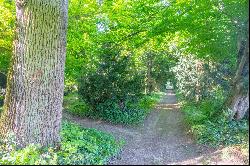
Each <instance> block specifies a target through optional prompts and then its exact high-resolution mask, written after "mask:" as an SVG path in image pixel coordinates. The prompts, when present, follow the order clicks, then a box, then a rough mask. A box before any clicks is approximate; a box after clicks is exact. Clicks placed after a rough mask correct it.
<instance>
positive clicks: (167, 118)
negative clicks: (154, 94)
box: [64, 91, 218, 165]
mask: <svg viewBox="0 0 250 166" xmlns="http://www.w3.org/2000/svg"><path fill="white" fill-rule="evenodd" d="M64 118H65V119H68V120H70V121H74V122H76V123H78V124H80V125H82V126H84V127H87V128H96V129H98V130H102V131H105V132H108V133H111V134H113V135H114V136H115V137H116V138H117V139H125V141H126V145H125V147H124V148H123V150H122V151H121V153H120V154H119V155H118V156H117V157H115V158H113V159H111V160H110V162H109V164H115V165H139V164H144V165H145V164H171V165H172V164H215V163H216V164H218V163H217V162H218V161H216V162H211V161H209V159H208V158H207V156H208V154H210V153H212V151H213V150H211V149H210V150H209V149H207V148H205V147H202V146H200V145H197V144H196V143H194V141H193V140H192V139H191V137H190V136H189V135H187V129H186V126H185V124H184V121H183V115H182V113H181V112H180V111H179V109H178V104H177V103H176V96H175V94H174V93H173V92H172V91H168V92H167V93H166V95H165V96H164V97H163V98H162V100H161V101H160V103H159V104H158V105H157V106H156V108H155V110H153V111H152V112H151V114H150V115H149V116H148V117H147V119H146V120H145V122H144V123H143V124H141V125H140V126H137V127H126V126H122V125H112V124H109V123H106V122H103V121H94V120H90V119H80V118H78V117H74V116H72V115H70V114H68V113H65V114H64ZM216 160H217V159H216Z"/></svg>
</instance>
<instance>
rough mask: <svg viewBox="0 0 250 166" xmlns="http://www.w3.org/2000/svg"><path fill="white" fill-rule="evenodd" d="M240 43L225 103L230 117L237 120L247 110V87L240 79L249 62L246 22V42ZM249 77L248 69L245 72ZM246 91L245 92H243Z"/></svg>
mask: <svg viewBox="0 0 250 166" xmlns="http://www.w3.org/2000/svg"><path fill="white" fill-rule="evenodd" d="M241 44H243V46H242V45H240V46H239V47H240V48H241V49H242V48H243V51H241V49H238V50H239V54H242V55H238V57H240V58H241V59H240V61H239V64H238V69H237V71H236V73H235V77H234V80H233V89H232V94H231V96H230V97H229V100H228V101H227V105H228V106H229V108H230V109H231V111H232V112H231V119H233V118H235V119H237V120H239V119H242V118H243V117H244V116H245V114H246V112H247V111H249V89H246V87H244V82H243V79H242V77H243V76H242V75H243V72H244V68H245V66H246V65H248V64H249V55H248V54H249V30H248V24H247V38H246V44H244V42H241ZM247 75H248V77H249V71H248V73H247ZM244 91H247V92H244Z"/></svg>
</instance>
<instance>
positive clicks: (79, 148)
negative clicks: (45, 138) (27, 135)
mask: <svg viewBox="0 0 250 166" xmlns="http://www.w3.org/2000/svg"><path fill="white" fill-rule="evenodd" d="M61 136H62V142H61V149H60V150H59V151H56V150H55V149H53V148H46V149H44V148H40V147H39V145H33V144H31V145H29V146H28V147H26V148H24V149H18V148H17V147H16V146H15V141H14V140H13V138H9V139H8V141H2V142H1V144H0V165H10V164H11V165H31V164H35V165H41V164H42V165H44V164H48V165H52V164H53V165H66V164H70V165H86V164H87V165H89V164H90V165H96V164H99V165H101V164H106V162H107V161H108V159H109V158H110V157H112V156H114V155H116V154H117V153H118V152H119V150H120V148H121V147H122V146H123V144H124V142H123V141H116V140H115V138H114V137H113V136H112V135H110V134H107V133H104V132H101V131H98V130H95V129H84V128H81V127H80V126H78V125H76V124H73V123H70V122H67V121H64V122H63V126H62V131H61Z"/></svg>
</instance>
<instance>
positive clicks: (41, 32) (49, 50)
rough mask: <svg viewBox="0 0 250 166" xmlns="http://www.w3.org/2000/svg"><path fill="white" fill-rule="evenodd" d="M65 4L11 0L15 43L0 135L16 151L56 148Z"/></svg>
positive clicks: (61, 0)
mask: <svg viewBox="0 0 250 166" xmlns="http://www.w3.org/2000/svg"><path fill="white" fill-rule="evenodd" d="M67 5H68V1H67V0H53V1H52V0H43V1H42V0H22V1H21V0H16V13H17V14H16V16H17V23H16V40H15V42H14V54H13V58H12V59H13V61H12V65H11V67H10V71H9V75H8V84H7V92H6V99H5V104H4V111H3V113H2V114H1V120H0V135H1V137H3V138H5V137H6V136H7V135H8V134H10V133H14V135H15V138H16V140H17V143H18V144H19V146H20V147H25V146H26V145H28V144H30V143H39V144H41V145H42V146H49V145H51V146H57V145H59V142H60V136H59V131H60V124H61V117H62V101H63V89H64V65H65V54H66V28H67V10H68V9H67Z"/></svg>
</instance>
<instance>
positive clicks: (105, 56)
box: [78, 44, 144, 112]
mask: <svg viewBox="0 0 250 166" xmlns="http://www.w3.org/2000/svg"><path fill="white" fill-rule="evenodd" d="M99 58H100V61H99V63H98V64H96V66H97V67H96V71H95V72H93V71H89V72H87V73H84V74H83V75H82V77H81V78H80V79H79V90H78V92H79V94H80V96H81V98H82V99H83V100H84V102H85V103H86V104H87V105H88V106H89V107H91V110H93V111H96V112H105V111H106V110H111V109H112V110H113V111H114V110H117V109H118V108H117V107H116V106H117V105H118V106H119V109H120V111H124V109H126V104H127V103H128V101H131V100H133V101H136V100H138V98H140V97H141V96H142V91H143V81H144V80H143V75H142V74H141V73H138V72H135V71H134V68H133V66H134V62H133V59H132V58H131V57H130V56H129V55H122V54H121V50H119V49H118V48H117V49H115V48H111V47H110V46H108V44H106V46H103V48H102V49H101V50H100V54H99ZM111 107H113V108H111ZM125 111H126V110H125Z"/></svg>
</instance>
